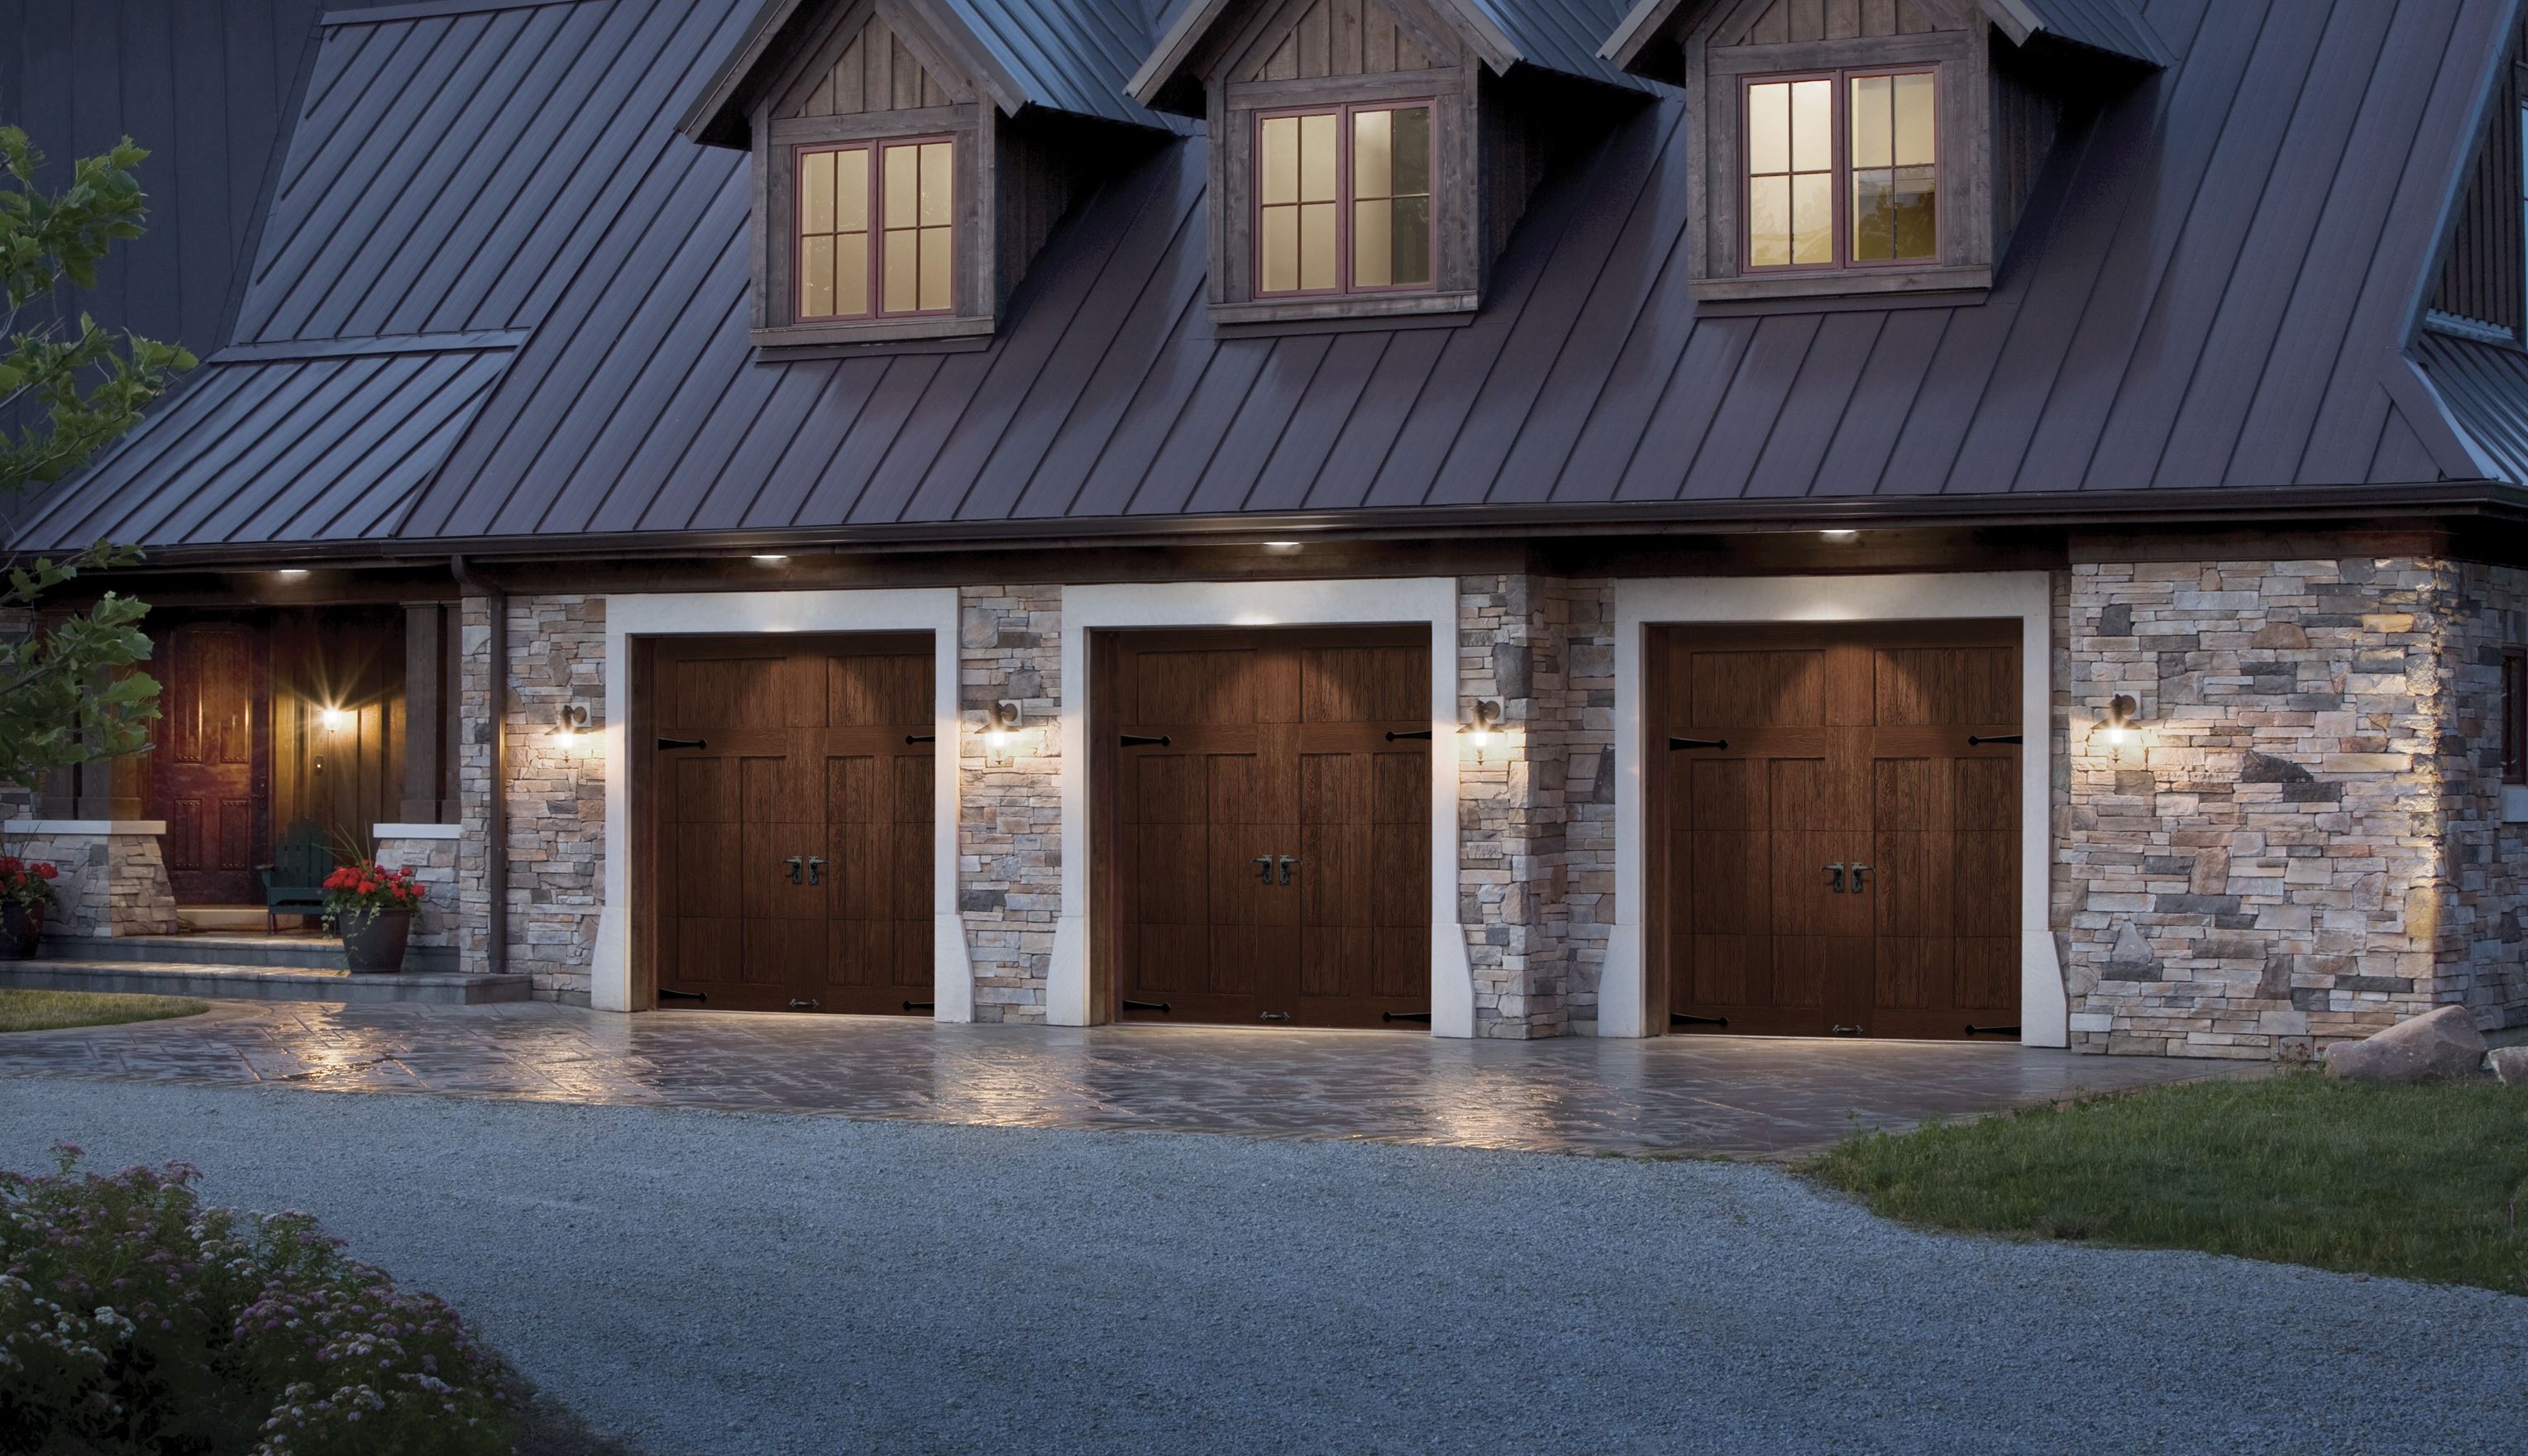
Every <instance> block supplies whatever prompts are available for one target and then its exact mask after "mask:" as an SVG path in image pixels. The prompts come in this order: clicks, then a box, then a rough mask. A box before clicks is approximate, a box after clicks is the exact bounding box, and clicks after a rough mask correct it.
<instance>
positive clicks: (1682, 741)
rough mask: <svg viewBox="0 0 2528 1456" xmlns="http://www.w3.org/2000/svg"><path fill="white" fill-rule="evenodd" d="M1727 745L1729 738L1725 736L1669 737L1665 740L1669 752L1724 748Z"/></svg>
mask: <svg viewBox="0 0 2528 1456" xmlns="http://www.w3.org/2000/svg"><path fill="white" fill-rule="evenodd" d="M1727 747H1729V740H1727V739H1725V738H1671V739H1669V740H1668V741H1667V751H1668V752H1669V753H1671V754H1673V753H1675V752H1676V751H1677V750H1679V749H1725V748H1727Z"/></svg>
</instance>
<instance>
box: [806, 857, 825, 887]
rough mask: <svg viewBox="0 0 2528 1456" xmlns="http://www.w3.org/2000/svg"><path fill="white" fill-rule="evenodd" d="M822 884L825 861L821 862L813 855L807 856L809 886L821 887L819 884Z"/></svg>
mask: <svg viewBox="0 0 2528 1456" xmlns="http://www.w3.org/2000/svg"><path fill="white" fill-rule="evenodd" d="M824 882H825V861H824V860H822V859H820V858H816V856H814V855H811V856H809V857H808V883H809V884H812V885H821V884H823V883H824Z"/></svg>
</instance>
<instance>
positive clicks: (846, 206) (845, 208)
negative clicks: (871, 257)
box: [834, 147, 869, 233]
mask: <svg viewBox="0 0 2528 1456" xmlns="http://www.w3.org/2000/svg"><path fill="white" fill-rule="evenodd" d="M834 165H835V167H836V169H837V175H838V177H839V179H840V181H839V183H838V185H837V187H836V190H837V192H838V193H839V194H840V195H839V196H838V197H837V198H836V199H835V208H834V222H835V225H836V227H837V228H838V229H839V230H840V231H842V232H845V233H866V232H868V231H869V148H867V147H854V148H853V149H852V150H850V151H847V152H836V153H834Z"/></svg>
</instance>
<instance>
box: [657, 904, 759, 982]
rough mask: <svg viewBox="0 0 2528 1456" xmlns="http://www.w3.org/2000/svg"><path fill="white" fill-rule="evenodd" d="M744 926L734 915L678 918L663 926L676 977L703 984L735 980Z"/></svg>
mask: <svg viewBox="0 0 2528 1456" xmlns="http://www.w3.org/2000/svg"><path fill="white" fill-rule="evenodd" d="M745 925H746V922H745V921H744V920H741V919H739V918H737V917H736V916H734V915H679V916H677V917H676V918H675V919H674V920H673V921H672V922H668V923H665V924H662V926H661V927H660V928H661V930H662V931H663V932H664V933H665V936H666V938H667V941H668V944H669V945H670V946H671V947H672V948H673V951H674V958H675V962H674V972H675V974H676V975H677V976H679V977H682V978H684V979H687V980H692V981H697V982H701V983H703V984H706V985H715V984H721V983H728V982H734V981H736V980H737V979H738V963H739V962H740V960H741V959H742V958H743V956H744V953H745V949H746V941H745ZM661 973H662V974H664V970H663V968H662V971H661Z"/></svg>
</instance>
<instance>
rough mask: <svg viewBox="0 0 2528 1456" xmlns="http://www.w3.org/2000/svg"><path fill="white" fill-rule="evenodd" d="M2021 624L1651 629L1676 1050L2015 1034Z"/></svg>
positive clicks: (1663, 922) (1653, 879)
mask: <svg viewBox="0 0 2528 1456" xmlns="http://www.w3.org/2000/svg"><path fill="white" fill-rule="evenodd" d="M2019 641H2020V627H2019V624H2018V623H2017V622H1938V623H1919V622H1917V623H1852V624H1839V625H1836V626H1832V627H1811V626H1799V627H1788V626H1784V627H1770V626H1766V627H1708V628H1707V627H1696V628H1682V627H1671V628H1659V629H1654V632H1653V635H1652V638H1651V642H1650V651H1649V653H1648V655H1647V662H1648V667H1649V672H1648V681H1647V683H1646V690H1647V691H1646V694H1645V700H1644V701H1645V702H1647V703H1648V705H1649V713H1648V717H1647V719H1646V722H1645V727H1646V729H1647V730H1648V731H1647V734H1646V742H1645V744H1644V750H1645V754H1646V757H1647V760H1648V762H1647V768H1648V771H1649V777H1648V781H1647V783H1648V789H1649V799H1648V802H1649V804H1650V806H1651V813H1652V820H1653V822H1652V826H1651V833H1650V836H1649V840H1650V849H1651V865H1650V874H1649V876H1648V879H1649V882H1650V884H1651V885H1652V886H1653V887H1654V888H1653V893H1652V898H1651V904H1650V906H1649V907H1648V909H1649V912H1650V917H1651V926H1650V931H1651V933H1650V935H1649V937H1648V939H1649V943H1650V945H1651V947H1652V948H1653V953H1654V955H1655V956H1658V957H1659V958H1661V960H1662V961H1663V962H1664V965H1665V975H1664V982H1665V986H1666V989H1667V1009H1668V1013H1669V1017H1670V1022H1671V1025H1672V1028H1673V1029H1675V1030H1678V1031H1728V1032H1752V1033H1759V1034H1764V1033H1778V1034H1789V1035H1809V1036H1817V1035H1826V1034H1829V1033H1834V1034H1842V1035H1862V1036H1901V1037H1963V1036H1970V1035H1996V1036H1997V1035H2016V1034H2017V1031H2018V1021H2019V819H2020V814H2019V806H2020V796H2019V784H2020V754H2021V753H2022V748H2021V746H2020V743H2019V738H2020V735H2021V728H2022V725H2021V722H2020V661H2019Z"/></svg>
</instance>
